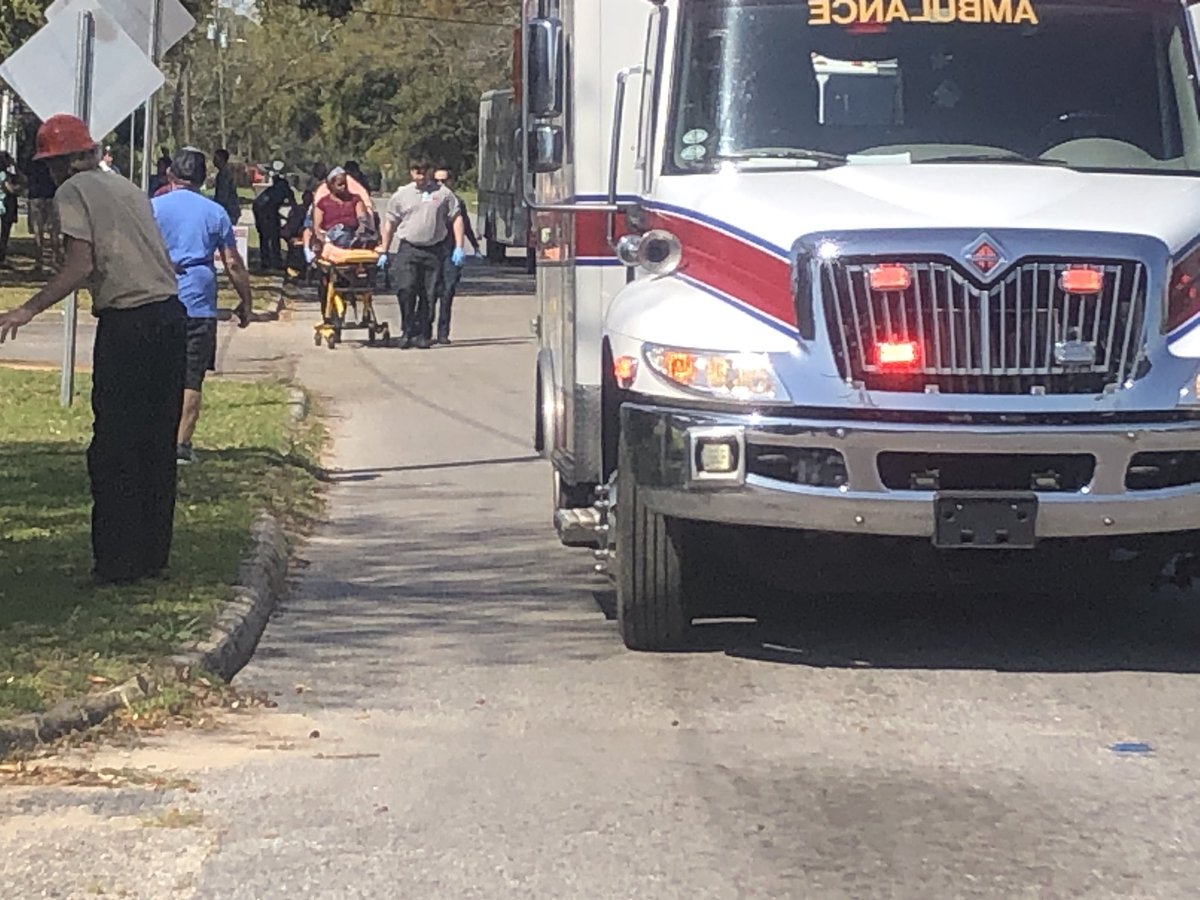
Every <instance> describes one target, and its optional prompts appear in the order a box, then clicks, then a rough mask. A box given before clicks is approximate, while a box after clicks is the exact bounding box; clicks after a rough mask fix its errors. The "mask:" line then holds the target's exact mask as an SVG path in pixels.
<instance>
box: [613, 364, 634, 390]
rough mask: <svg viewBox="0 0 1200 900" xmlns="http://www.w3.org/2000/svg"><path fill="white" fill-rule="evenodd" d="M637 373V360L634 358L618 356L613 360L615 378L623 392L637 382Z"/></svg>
mask: <svg viewBox="0 0 1200 900" xmlns="http://www.w3.org/2000/svg"><path fill="white" fill-rule="evenodd" d="M637 371H638V364H637V360H636V359H634V358H633V357H632V356H618V357H617V358H616V359H615V360H613V377H614V378H615V379H616V382H617V387H619V388H620V389H621V390H623V391H627V390H629V389H630V388H631V387H633V383H634V382H635V381H636V380H637Z"/></svg>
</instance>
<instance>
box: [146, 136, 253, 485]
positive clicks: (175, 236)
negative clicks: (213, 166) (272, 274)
mask: <svg viewBox="0 0 1200 900" xmlns="http://www.w3.org/2000/svg"><path fill="white" fill-rule="evenodd" d="M207 177H208V170H207V166H206V162H205V159H204V154H203V153H201V152H200V151H199V150H196V149H195V148H192V147H185V148H184V149H182V150H180V151H179V152H178V153H176V154H175V156H174V157H173V158H172V160H171V170H170V172H169V173H168V178H169V179H170V182H171V190H169V191H167V192H166V193H164V194H162V195H160V196H158V197H155V198H154V201H153V204H152V206H153V209H154V218H155V219H156V220H157V221H158V227H159V230H160V231H161V232H162V235H163V239H164V240H165V241H166V244H167V252H168V253H169V254H170V257H171V264H172V265H173V266H174V267H175V272H176V273H177V274H178V281H179V299H180V300H181V301H182V302H183V305H184V307H185V308H186V309H187V368H186V370H185V372H184V381H183V411H182V415H181V416H180V419H179V432H178V435H177V446H176V450H175V458H176V460H177V461H178V462H180V463H184V464H187V463H193V462H195V461H196V455H195V452H194V451H193V450H192V435H193V434H195V431H196V423H197V422H198V421H199V420H200V407H201V397H202V393H201V392H202V391H203V390H204V377H205V375H206V374H207V373H208V372H210V371H212V370H213V369H214V368H215V367H216V361H217V315H218V311H217V270H216V266H215V265H214V263H213V260H214V258H215V256H216V254H217V253H220V254H221V259H222V260H223V262H224V263H225V271H226V272H228V273H229V280H230V281H232V282H233V287H234V289H235V290H236V291H237V293H238V298H239V299H240V300H241V305H240V306H239V307H238V308H237V310H235V315H237V317H238V321H239V324H240V325H241V327H242V328H245V327H246V326H247V325H249V324H250V309H251V298H250V273H249V272H247V271H246V264H245V262H244V261H243V260H242V256H241V254H240V253H238V249H237V240H236V239H235V238H234V236H233V225H232V224H231V223H230V221H229V216H228V215H226V214H225V210H223V209H221V207H220V206H218V205H217V204H216V203H215V202H213V201H212V200H209V199H208V198H207V197H205V196H204V195H203V194H201V193H200V188H201V187H203V185H204V180H205V178H207Z"/></svg>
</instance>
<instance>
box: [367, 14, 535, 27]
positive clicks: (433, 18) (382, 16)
mask: <svg viewBox="0 0 1200 900" xmlns="http://www.w3.org/2000/svg"><path fill="white" fill-rule="evenodd" d="M360 12H361V13H362V14H363V15H364V16H374V17H375V18H380V19H410V20H412V21H416V22H437V23H438V24H440V25H481V26H483V27H485V28H515V27H516V23H515V22H486V21H484V20H482V19H458V18H451V19H446V18H442V17H440V16H423V15H419V14H417V13H398V12H375V11H374V10H370V9H363V10H360Z"/></svg>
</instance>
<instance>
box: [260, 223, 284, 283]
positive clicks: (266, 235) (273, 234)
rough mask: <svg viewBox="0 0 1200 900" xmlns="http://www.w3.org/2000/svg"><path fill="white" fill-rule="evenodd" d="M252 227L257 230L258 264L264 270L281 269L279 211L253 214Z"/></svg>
mask: <svg viewBox="0 0 1200 900" xmlns="http://www.w3.org/2000/svg"><path fill="white" fill-rule="evenodd" d="M254 227H255V229H256V230H257V231H258V264H259V267H260V268H262V269H264V270H268V271H269V270H273V269H282V268H283V252H282V251H281V250H280V248H279V242H280V240H281V236H280V230H281V227H280V224H279V213H278V212H277V211H272V212H270V213H265V214H260V213H255V214H254Z"/></svg>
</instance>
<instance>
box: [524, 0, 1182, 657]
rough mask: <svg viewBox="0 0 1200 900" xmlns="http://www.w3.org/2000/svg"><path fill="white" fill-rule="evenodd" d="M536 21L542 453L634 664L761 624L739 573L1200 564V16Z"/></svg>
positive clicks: (1098, 8) (869, 8)
mask: <svg viewBox="0 0 1200 900" xmlns="http://www.w3.org/2000/svg"><path fill="white" fill-rule="evenodd" d="M525 17H526V23H527V25H526V32H525V40H524V43H525V48H524V52H525V65H526V69H525V76H526V77H525V83H524V87H525V89H524V92H523V93H524V94H525V97H524V100H525V115H526V122H525V127H526V132H527V133H528V134H529V136H530V138H529V141H528V143H527V144H526V145H525V153H526V155H527V157H528V159H527V160H526V162H527V165H528V166H529V167H530V171H531V172H532V173H536V174H535V175H534V177H533V181H534V185H535V187H534V192H533V196H532V197H531V198H530V200H531V202H532V203H533V204H534V205H535V208H537V209H538V210H539V211H538V212H537V216H536V232H537V238H538V257H539V270H538V292H539V297H540V306H541V309H540V316H539V319H538V332H539V335H540V346H539V350H540V352H539V356H538V368H537V379H538V381H537V396H538V404H539V407H538V429H537V431H538V433H537V443H538V447H539V449H541V450H542V451H543V452H544V453H545V454H546V455H547V456H548V457H549V458H550V459H551V460H552V461H553V465H554V470H555V473H556V478H555V482H556V490H555V502H556V523H557V525H558V526H559V528H560V531H562V533H563V534H564V539H566V540H568V541H569V542H572V543H581V542H583V539H584V538H586V537H589V536H590V535H591V534H592V533H593V532H594V533H595V534H597V535H599V539H600V550H599V552H600V554H601V556H603V557H606V558H607V559H608V565H609V567H610V569H611V571H612V572H613V574H614V576H615V579H616V586H617V606H618V617H619V619H620V624H621V630H622V635H623V637H624V639H625V641H626V643H627V644H628V645H629V646H631V647H635V648H648V649H652V648H667V647H672V646H678V645H680V644H682V643H685V642H686V639H687V636H688V632H689V628H690V626H691V622H692V620H693V618H695V617H699V616H704V615H709V614H717V613H732V612H737V611H738V610H730V609H720V610H716V609H712V608H710V606H711V604H712V603H713V602H714V601H718V602H719V601H721V600H722V598H724V599H728V598H729V597H731V596H733V595H732V594H729V593H724V594H723V593H721V592H720V591H716V590H714V587H713V586H714V584H716V578H717V576H718V575H719V574H721V573H724V574H726V575H728V574H730V573H732V574H733V575H734V576H735V581H737V580H741V581H746V580H748V579H749V578H751V577H752V576H754V577H757V576H764V575H776V576H781V575H782V576H783V578H784V580H786V581H789V583H792V584H793V585H796V586H800V587H809V588H811V589H812V590H814V591H820V590H822V589H823V584H822V581H821V578H819V577H818V575H819V574H821V573H826V574H830V573H832V574H834V575H836V574H838V573H837V572H836V571H835V570H838V569H841V570H846V569H854V568H855V567H856V563H855V562H854V560H853V559H852V558H851V548H853V552H854V553H859V552H866V553H871V552H872V550H871V549H870V548H871V547H873V546H876V545H878V547H880V548H884V547H892V548H895V547H900V548H901V549H902V557H903V558H905V559H908V560H909V561H910V563H911V567H914V568H916V569H917V570H918V574H919V575H920V577H923V578H926V579H927V580H929V581H930V582H931V583H932V582H934V581H936V579H937V577H939V576H940V575H941V574H944V573H945V572H947V571H950V570H955V571H961V570H963V569H971V568H976V569H978V570H980V571H991V570H996V571H999V570H1000V568H1004V569H1005V570H1012V571H1017V570H1018V569H1020V567H1021V566H1023V565H1026V564H1027V562H1028V561H1030V560H1035V559H1050V558H1053V554H1055V553H1058V552H1065V554H1066V558H1067V559H1070V560H1079V561H1082V560H1085V559H1087V560H1091V559H1092V556H1091V555H1090V554H1091V552H1092V551H1093V550H1096V551H1097V552H1098V553H1099V556H1098V557H1097V558H1101V559H1103V560H1113V559H1121V560H1126V561H1128V560H1131V559H1137V560H1139V561H1140V563H1139V564H1140V565H1144V567H1145V569H1146V571H1147V572H1148V571H1151V570H1153V571H1157V569H1158V568H1161V566H1162V564H1163V561H1165V560H1167V559H1170V558H1172V557H1174V556H1175V554H1176V553H1177V552H1178V551H1179V549H1180V548H1188V547H1190V546H1191V545H1192V543H1194V541H1195V538H1196V535H1195V532H1196V531H1198V530H1200V396H1198V393H1200V392H1198V387H1200V386H1198V384H1197V359H1198V358H1200V280H1198V279H1200V249H1198V247H1200V114H1198V111H1197V110H1198V96H1197V87H1196V71H1197V53H1196V49H1197V33H1196V26H1197V21H1198V20H1200V17H1198V15H1197V7H1196V6H1195V5H1193V4H1191V3H1183V2H1179V0H1109V2H1100V3H1095V2H1080V0H1048V2H1039V0H807V2H805V0H665V2H654V0H540V2H538V0H529V2H527V4H526V7H525ZM622 84H623V85H625V86H626V89H625V90H624V91H623V92H622V90H621V89H620V88H619V85H622ZM622 93H623V95H624V96H623V102H622ZM614 153H615V154H616V157H615V164H614ZM597 494H598V495H599V498H600V502H599V503H597V504H594V505H593V500H594V497H595V496H596V495H597ZM812 539H820V540H822V541H824V542H825V543H824V544H823V545H822V546H823V548H824V550H823V555H822V556H821V557H820V559H818V558H816V557H813V556H806V552H807V551H806V550H805V549H804V548H805V547H809V546H811V544H810V543H806V542H809V541H811V540H812ZM872 542H874V543H872ZM1118 544H1120V545H1121V547H1122V550H1123V553H1122V554H1121V555H1118V554H1115V553H1114V552H1113V551H1114V550H1115V549H1116V546H1117V545H1118ZM830 548H832V549H830ZM838 548H842V549H838ZM864 548H866V549H864ZM983 551H990V552H983ZM1080 564H1081V565H1082V563H1080ZM1089 564H1090V563H1089ZM1050 571H1055V572H1056V577H1058V578H1061V579H1062V580H1063V586H1064V588H1066V587H1069V586H1071V585H1072V584H1073V583H1074V579H1075V576H1076V575H1077V574H1079V573H1076V572H1075V571H1074V570H1073V569H1071V568H1070V566H1068V568H1067V569H1066V570H1062V569H1059V570H1050Z"/></svg>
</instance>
